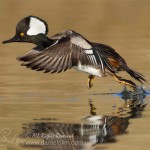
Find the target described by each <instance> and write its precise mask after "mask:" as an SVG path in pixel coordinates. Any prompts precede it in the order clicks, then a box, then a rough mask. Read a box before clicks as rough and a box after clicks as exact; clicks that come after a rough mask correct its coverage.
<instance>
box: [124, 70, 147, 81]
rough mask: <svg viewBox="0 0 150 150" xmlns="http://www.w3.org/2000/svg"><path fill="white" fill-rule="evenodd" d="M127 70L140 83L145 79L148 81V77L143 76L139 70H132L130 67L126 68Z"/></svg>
mask: <svg viewBox="0 0 150 150" xmlns="http://www.w3.org/2000/svg"><path fill="white" fill-rule="evenodd" d="M126 72H127V73H128V74H130V76H131V77H132V78H134V79H136V80H137V81H139V82H140V83H143V81H144V82H147V81H146V79H145V78H144V76H143V75H142V74H141V73H139V72H136V71H134V70H132V69H130V68H128V69H127V70H126Z"/></svg>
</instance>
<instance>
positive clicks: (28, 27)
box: [2, 16, 49, 45]
mask: <svg viewBox="0 0 150 150" xmlns="http://www.w3.org/2000/svg"><path fill="white" fill-rule="evenodd" d="M47 33H48V25H47V23H46V22H45V21H44V20H43V19H40V18H38V17H36V16H28V17H26V18H24V19H22V20H21V21H19V23H18V24H17V27H16V35H15V36H14V37H13V38H11V39H9V40H6V41H3V42H2V43H3V44H5V43H12V42H29V43H34V44H36V45H41V44H44V43H46V42H48V41H49V39H48V38H47V36H46V35H47Z"/></svg>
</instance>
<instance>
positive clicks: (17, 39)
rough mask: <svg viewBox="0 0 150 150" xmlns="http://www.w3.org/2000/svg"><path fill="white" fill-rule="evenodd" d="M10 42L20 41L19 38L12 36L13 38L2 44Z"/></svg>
mask: <svg viewBox="0 0 150 150" xmlns="http://www.w3.org/2000/svg"><path fill="white" fill-rule="evenodd" d="M12 42H21V41H20V39H19V38H17V37H16V36H14V37H13V38H11V39H9V40H6V41H3V42H2V43H3V44H6V43H12Z"/></svg>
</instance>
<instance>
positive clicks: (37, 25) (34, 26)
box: [27, 17, 46, 35]
mask: <svg viewBox="0 0 150 150" xmlns="http://www.w3.org/2000/svg"><path fill="white" fill-rule="evenodd" d="M40 33H43V34H45V33H46V26H45V24H44V22H42V21H41V20H39V19H37V18H34V17H31V18H30V23H29V30H28V31H27V34H28V35H37V34H40Z"/></svg>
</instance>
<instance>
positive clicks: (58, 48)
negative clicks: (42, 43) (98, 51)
mask: <svg viewBox="0 0 150 150" xmlns="http://www.w3.org/2000/svg"><path fill="white" fill-rule="evenodd" d="M51 39H52V40H54V41H55V42H54V44H52V45H51V46H49V47H47V48H46V49H44V50H41V51H39V50H37V49H38V47H36V48H34V49H33V50H30V51H29V52H27V53H25V54H24V55H22V56H21V57H19V58H18V60H20V61H23V63H22V65H24V66H27V67H28V68H31V69H33V70H37V71H45V73H46V72H51V73H54V72H58V73H59V72H62V71H66V70H67V69H70V68H72V67H74V66H77V65H78V64H79V63H81V64H82V65H91V66H97V67H100V66H103V64H102V62H100V63H97V61H96V58H95V56H94V54H93V50H92V46H91V44H90V42H88V41H87V40H86V39H85V38H84V37H82V36H81V35H80V34H78V33H76V32H74V31H72V30H66V31H64V32H62V33H59V34H56V35H54V36H53V37H51Z"/></svg>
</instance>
